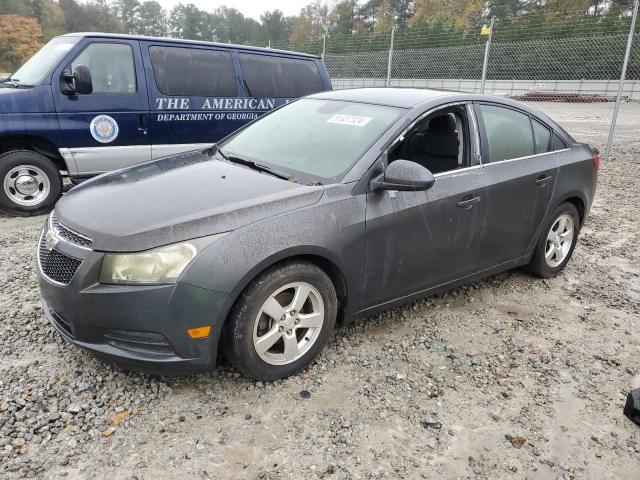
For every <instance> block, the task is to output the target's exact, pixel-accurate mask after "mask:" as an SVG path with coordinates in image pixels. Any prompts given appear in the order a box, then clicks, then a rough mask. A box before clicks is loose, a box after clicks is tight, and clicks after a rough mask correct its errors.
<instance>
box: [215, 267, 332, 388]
mask: <svg viewBox="0 0 640 480" xmlns="http://www.w3.org/2000/svg"><path fill="white" fill-rule="evenodd" d="M336 313H337V297H336V291H335V288H334V286H333V283H332V282H331V279H330V278H329V277H328V276H327V274H326V273H324V271H322V270H321V269H320V268H318V267H317V266H316V265H314V264H311V263H307V262H293V263H288V264H284V265H281V266H277V267H275V268H272V269H269V270H267V271H266V272H264V273H262V274H261V275H260V276H259V277H258V278H256V279H255V280H254V281H253V282H251V284H249V286H248V287H247V288H246V289H245V291H244V292H243V293H242V295H241V296H240V298H239V299H238V301H237V302H236V305H235V306H234V308H233V309H232V312H231V315H230V317H229V319H228V320H227V323H226V325H225V331H224V335H223V338H222V342H223V344H222V348H223V352H224V354H225V356H226V358H227V359H228V360H229V361H230V362H231V363H232V364H233V365H234V366H235V367H236V368H237V369H238V370H240V371H242V372H243V373H244V374H245V375H247V376H249V377H251V378H255V379H258V380H275V379H278V378H283V377H287V376H289V375H292V374H294V373H296V372H297V371H299V370H301V369H303V368H304V367H306V366H307V365H308V364H309V363H310V362H311V361H312V360H313V359H314V358H315V357H316V356H317V355H318V353H320V351H321V350H322V348H323V347H324V346H325V345H326V343H327V340H328V338H329V335H330V334H331V332H332V330H333V326H334V324H335V320H336Z"/></svg>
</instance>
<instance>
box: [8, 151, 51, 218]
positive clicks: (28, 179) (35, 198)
mask: <svg viewBox="0 0 640 480" xmlns="http://www.w3.org/2000/svg"><path fill="white" fill-rule="evenodd" d="M0 181H1V182H2V187H0V210H2V211H4V212H6V213H9V214H11V215H17V216H21V217H28V216H31V215H40V214H42V213H46V212H48V211H49V210H51V207H52V206H53V205H54V204H55V203H56V201H57V200H58V198H60V195H62V178H61V177H60V172H59V171H58V169H57V167H56V166H55V165H54V164H53V162H52V161H51V160H49V159H48V158H47V157H45V156H44V155H41V154H39V153H36V152H32V151H30V150H16V151H13V152H9V153H5V154H4V155H2V156H0Z"/></svg>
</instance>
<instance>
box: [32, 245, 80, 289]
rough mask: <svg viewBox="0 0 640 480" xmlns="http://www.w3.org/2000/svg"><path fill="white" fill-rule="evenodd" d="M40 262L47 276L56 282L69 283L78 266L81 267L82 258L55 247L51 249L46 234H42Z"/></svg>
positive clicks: (39, 252) (41, 268)
mask: <svg viewBox="0 0 640 480" xmlns="http://www.w3.org/2000/svg"><path fill="white" fill-rule="evenodd" d="M38 263H39V265H40V270H41V271H42V273H43V275H44V276H45V277H47V278H49V279H50V280H53V281H54V282H56V283H61V284H62V285H68V284H69V282H71V279H72V278H73V276H74V275H75V273H76V271H77V270H78V267H80V264H81V263H82V260H78V259H77V258H73V257H69V256H68V255H65V254H64V253H60V252H59V251H57V250H55V249H52V250H49V249H48V248H47V245H46V242H45V236H44V235H42V236H41V238H40V245H39V246H38Z"/></svg>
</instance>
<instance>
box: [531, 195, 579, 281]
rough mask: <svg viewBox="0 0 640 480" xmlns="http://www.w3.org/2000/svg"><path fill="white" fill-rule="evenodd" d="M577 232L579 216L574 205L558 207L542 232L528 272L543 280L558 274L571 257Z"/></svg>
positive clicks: (576, 239)
mask: <svg viewBox="0 0 640 480" xmlns="http://www.w3.org/2000/svg"><path fill="white" fill-rule="evenodd" d="M579 230H580V216H579V215H578V210H577V209H576V207H575V205H573V204H572V203H568V202H567V203H563V204H562V205H560V206H559V207H558V208H557V210H556V211H555V212H554V214H553V215H552V216H551V217H550V220H549V221H548V222H547V223H546V224H545V226H544V229H543V230H542V234H541V235H540V238H539V239H538V243H537V245H536V249H535V250H534V252H533V256H532V258H531V263H529V265H528V270H529V271H530V272H531V273H534V274H535V275H538V276H540V277H543V278H549V277H553V276H554V275H556V274H557V273H558V272H560V270H562V269H563V268H564V267H565V265H566V264H567V263H568V262H569V259H570V258H571V255H573V250H574V249H575V248H576V243H577V241H578V232H579Z"/></svg>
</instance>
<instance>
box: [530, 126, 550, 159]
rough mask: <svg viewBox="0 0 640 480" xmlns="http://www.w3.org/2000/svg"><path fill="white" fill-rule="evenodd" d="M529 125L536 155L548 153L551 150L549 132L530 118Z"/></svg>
mask: <svg viewBox="0 0 640 480" xmlns="http://www.w3.org/2000/svg"><path fill="white" fill-rule="evenodd" d="M531 125H533V137H534V138H535V141H536V153H545V152H550V151H551V150H552V148H551V130H549V129H548V128H547V127H545V126H544V125H542V124H541V123H540V122H538V121H537V120H535V119H534V118H531Z"/></svg>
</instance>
